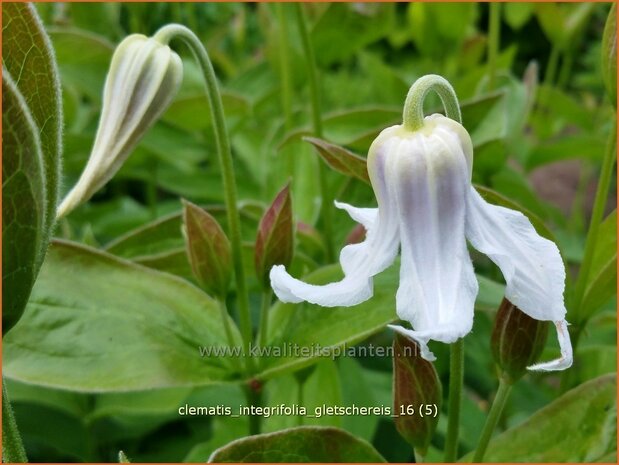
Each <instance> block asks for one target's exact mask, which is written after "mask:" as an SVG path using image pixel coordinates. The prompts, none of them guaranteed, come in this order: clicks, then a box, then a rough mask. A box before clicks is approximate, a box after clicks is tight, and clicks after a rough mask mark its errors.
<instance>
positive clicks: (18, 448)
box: [2, 380, 28, 463]
mask: <svg viewBox="0 0 619 465" xmlns="http://www.w3.org/2000/svg"><path fill="white" fill-rule="evenodd" d="M2 461H3V462H6V463H27V462H28V457H27V456H26V450H25V449H24V444H23V443H22V440H21V436H20V434H19V430H18V429H17V423H16V422H15V415H13V408H12V407H11V403H10V402H9V396H8V395H7V393H6V383H5V382H4V380H2Z"/></svg>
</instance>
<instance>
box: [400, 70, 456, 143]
mask: <svg viewBox="0 0 619 465" xmlns="http://www.w3.org/2000/svg"><path fill="white" fill-rule="evenodd" d="M431 90H433V91H434V92H436V93H437V94H438V96H439V97H440V99H441V102H443V107H444V108H445V115H446V116H447V117H448V118H451V119H453V120H454V121H457V122H458V123H462V114H461V113H460V105H459V104H458V97H457V96H456V92H455V91H454V89H453V87H451V84H450V83H449V82H448V81H447V79H445V78H444V77H442V76H439V75H437V74H427V75H426V76H423V77H420V78H419V79H417V80H416V81H415V83H414V84H413V85H412V86H411V88H410V90H409V91H408V95H407V96H406V101H405V102H404V112H403V114H402V119H403V123H402V124H403V125H404V127H405V128H407V129H409V130H411V131H417V130H418V129H421V128H422V127H423V102H424V100H425V99H426V96H427V95H428V93H429V92H430V91H431Z"/></svg>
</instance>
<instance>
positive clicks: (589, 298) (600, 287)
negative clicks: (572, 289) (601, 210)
mask: <svg viewBox="0 0 619 465" xmlns="http://www.w3.org/2000/svg"><path fill="white" fill-rule="evenodd" d="M616 294H617V210H614V211H613V212H612V213H611V214H610V215H608V216H607V217H606V219H605V220H604V221H603V222H602V224H601V225H600V229H599V230H598V237H597V241H596V244H595V251H594V253H593V261H592V263H591V269H590V271H589V276H588V283H587V286H586V288H585V294H584V296H583V300H582V304H581V307H582V311H583V313H584V315H586V316H587V317H590V316H591V315H592V314H593V313H594V312H595V311H596V310H597V309H598V308H600V307H601V306H602V305H604V304H605V303H606V302H607V301H608V300H609V299H610V298H611V297H612V296H613V295H616Z"/></svg>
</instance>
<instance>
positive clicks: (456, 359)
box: [445, 338, 464, 462]
mask: <svg viewBox="0 0 619 465" xmlns="http://www.w3.org/2000/svg"><path fill="white" fill-rule="evenodd" d="M463 381H464V339H462V338H460V339H458V340H457V341H456V342H454V343H453V344H451V347H450V355H449V410H448V412H447V413H448V414H449V418H448V420H447V438H446V439H445V462H455V461H456V459H457V458H458V429H459V426H460V404H461V402H462V384H463Z"/></svg>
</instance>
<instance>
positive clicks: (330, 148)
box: [303, 137, 370, 184]
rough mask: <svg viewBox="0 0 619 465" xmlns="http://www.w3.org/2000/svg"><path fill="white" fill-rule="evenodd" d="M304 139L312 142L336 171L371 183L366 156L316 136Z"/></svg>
mask: <svg viewBox="0 0 619 465" xmlns="http://www.w3.org/2000/svg"><path fill="white" fill-rule="evenodd" d="M303 140H306V141H307V142H309V143H310V144H312V145H313V146H314V147H315V148H316V150H317V151H318V154H319V155H320V156H321V157H322V159H323V160H324V161H325V162H326V163H327V165H329V166H330V167H331V168H333V169H334V170H335V171H338V172H340V173H342V174H345V175H346V176H352V177H354V178H357V179H360V180H361V181H363V182H366V183H368V184H369V183H370V176H369V174H368V168H367V162H366V160H365V158H363V157H360V156H359V155H356V154H354V153H352V152H351V151H349V150H347V149H345V148H344V147H340V146H339V145H335V144H331V143H329V142H326V141H324V140H321V139H316V138H315V137H304V138H303Z"/></svg>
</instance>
